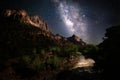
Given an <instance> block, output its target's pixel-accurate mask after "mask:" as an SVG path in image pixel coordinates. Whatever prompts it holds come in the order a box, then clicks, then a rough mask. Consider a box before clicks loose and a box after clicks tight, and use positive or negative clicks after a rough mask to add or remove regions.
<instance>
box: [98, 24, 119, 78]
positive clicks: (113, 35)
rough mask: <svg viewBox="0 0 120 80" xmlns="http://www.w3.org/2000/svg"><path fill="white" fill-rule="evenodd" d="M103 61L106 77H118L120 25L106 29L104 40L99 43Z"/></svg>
mask: <svg viewBox="0 0 120 80" xmlns="http://www.w3.org/2000/svg"><path fill="white" fill-rule="evenodd" d="M99 47H100V48H101V54H102V58H103V61H104V62H102V65H103V66H102V67H103V68H104V76H103V77H104V78H105V79H106V80H107V79H109V78H114V79H117V78H119V76H117V75H116V74H115V73H117V72H118V70H119V67H120V66H119V64H120V62H119V53H120V25H118V26H113V27H111V28H108V29H106V34H105V37H104V41H103V42H102V43H101V44H100V45H99Z"/></svg>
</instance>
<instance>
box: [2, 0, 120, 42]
mask: <svg viewBox="0 0 120 80" xmlns="http://www.w3.org/2000/svg"><path fill="white" fill-rule="evenodd" d="M0 8H7V9H25V10H26V11H27V12H28V13H29V14H30V15H40V16H42V17H43V19H44V20H45V21H46V23H47V24H48V25H49V27H50V29H51V30H52V32H53V33H54V34H60V35H62V36H64V37H69V36H72V35H73V34H75V35H77V36H79V37H80V38H82V39H83V41H85V42H87V43H92V44H97V43H100V42H101V41H102V37H104V34H105V29H106V28H108V27H111V26H113V25H118V24H120V1H119V0H0Z"/></svg>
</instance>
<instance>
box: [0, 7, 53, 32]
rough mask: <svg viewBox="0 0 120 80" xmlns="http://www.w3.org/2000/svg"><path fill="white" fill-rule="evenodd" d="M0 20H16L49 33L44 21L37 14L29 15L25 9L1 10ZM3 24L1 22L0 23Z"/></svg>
mask: <svg viewBox="0 0 120 80" xmlns="http://www.w3.org/2000/svg"><path fill="white" fill-rule="evenodd" d="M0 15H1V17H0V21H2V22H3V21H4V23H5V22H7V21H9V22H12V21H13V22H15V21H18V22H20V23H24V24H28V25H31V26H34V27H37V28H39V29H41V30H42V31H45V32H48V33H51V31H50V29H49V27H48V25H47V24H46V23H45V21H44V20H43V19H42V18H41V17H39V16H29V15H28V13H27V12H26V11H25V10H22V9H21V10H11V9H8V10H1V14H0ZM2 24H3V23H2Z"/></svg>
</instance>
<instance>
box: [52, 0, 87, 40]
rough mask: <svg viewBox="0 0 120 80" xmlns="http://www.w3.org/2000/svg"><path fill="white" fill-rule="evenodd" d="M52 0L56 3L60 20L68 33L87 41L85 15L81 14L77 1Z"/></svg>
mask: <svg viewBox="0 0 120 80" xmlns="http://www.w3.org/2000/svg"><path fill="white" fill-rule="evenodd" d="M53 2H54V3H55V5H56V9H57V11H58V14H59V15H60V18H61V20H62V21H63V22H64V24H65V26H66V28H67V29H68V30H69V31H70V33H72V34H75V35H77V36H79V37H81V38H83V39H84V40H85V41H87V40H88V38H89V36H88V33H87V23H86V21H85V20H84V18H85V17H86V15H85V14H83V12H82V9H81V8H80V6H78V5H77V3H70V2H67V0H63V1H60V0H53Z"/></svg>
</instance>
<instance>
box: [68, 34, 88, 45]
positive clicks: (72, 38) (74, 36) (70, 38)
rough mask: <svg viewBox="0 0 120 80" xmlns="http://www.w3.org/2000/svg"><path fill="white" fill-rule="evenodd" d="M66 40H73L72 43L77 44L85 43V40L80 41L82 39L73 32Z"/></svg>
mask: <svg viewBox="0 0 120 80" xmlns="http://www.w3.org/2000/svg"><path fill="white" fill-rule="evenodd" d="M67 39H68V41H70V42H73V43H74V44H78V45H86V43H85V42H83V41H82V39H80V38H79V37H78V36H76V35H75V34H73V35H72V36H71V37H68V38H67Z"/></svg>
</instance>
